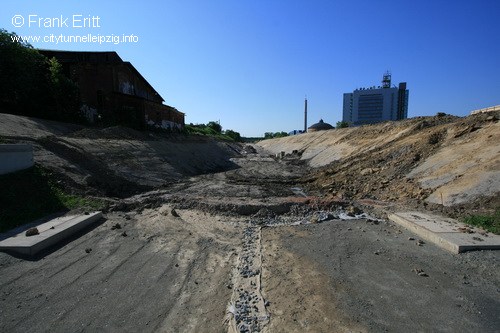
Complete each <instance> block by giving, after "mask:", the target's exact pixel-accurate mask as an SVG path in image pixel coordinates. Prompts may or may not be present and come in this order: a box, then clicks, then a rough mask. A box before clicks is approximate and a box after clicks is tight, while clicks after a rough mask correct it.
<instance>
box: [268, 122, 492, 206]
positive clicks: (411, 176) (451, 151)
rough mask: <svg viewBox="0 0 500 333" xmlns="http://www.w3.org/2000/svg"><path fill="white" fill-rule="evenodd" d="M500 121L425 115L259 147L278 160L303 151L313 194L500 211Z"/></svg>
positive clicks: (275, 140)
mask: <svg viewBox="0 0 500 333" xmlns="http://www.w3.org/2000/svg"><path fill="white" fill-rule="evenodd" d="M499 119H500V113H485V114H480V115H475V116H470V117H466V118H458V117H453V116H441V117H440V116H436V117H420V118H412V119H408V120H404V121H400V122H388V123H382V124H376V125H371V126H363V127H357V128H344V129H339V130H329V131H322V132H313V133H307V134H305V135H298V136H291V137H285V138H280V139H273V140H264V141H261V142H259V145H260V146H261V147H263V148H265V149H267V150H269V151H270V152H272V153H274V154H276V153H279V152H281V151H283V152H285V153H287V154H290V153H292V152H293V151H294V150H296V151H298V152H299V154H300V159H301V160H302V161H304V162H306V163H307V164H308V165H309V166H311V167H316V169H315V171H314V172H313V173H312V174H310V175H308V176H307V177H306V178H305V180H306V181H308V182H310V183H311V189H318V190H320V191H323V192H330V194H331V195H332V196H337V197H341V198H345V199H348V200H352V199H365V198H369V199H377V200H387V201H393V202H396V201H397V202H401V203H404V204H407V205H408V204H413V205H418V206H420V207H424V206H425V205H427V204H430V205H431V206H433V205H434V206H433V207H432V209H436V208H437V207H436V206H437V205H444V206H445V207H452V206H459V205H461V204H464V207H466V208H467V209H469V210H471V209H480V208H483V209H484V208H488V209H491V210H494V209H496V207H498V205H499V204H500V202H499V201H498V198H499V196H498V193H499V191H500V145H499V144H498V142H500V122H499V121H498V120H499ZM289 158H293V156H290V157H289ZM474 201H475V202H476V204H475V205H467V204H469V203H472V202H474ZM449 212H452V210H449ZM456 213H457V214H460V212H456Z"/></svg>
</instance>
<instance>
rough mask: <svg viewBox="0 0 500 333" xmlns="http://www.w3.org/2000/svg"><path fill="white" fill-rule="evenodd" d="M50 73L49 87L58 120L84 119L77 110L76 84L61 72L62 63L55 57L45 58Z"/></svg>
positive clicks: (75, 120)
mask: <svg viewBox="0 0 500 333" xmlns="http://www.w3.org/2000/svg"><path fill="white" fill-rule="evenodd" d="M47 62H48V67H49V73H50V87H51V91H52V97H53V99H54V101H55V109H56V110H55V111H56V113H57V115H58V116H57V117H56V118H58V119H60V120H66V121H74V122H83V121H85V119H84V117H83V115H82V113H81V112H80V110H79V101H78V86H77V85H76V84H75V83H74V82H73V81H71V80H70V79H69V78H68V77H66V76H65V75H64V74H63V72H62V65H61V64H60V63H59V62H58V61H57V59H56V58H52V59H49V60H47Z"/></svg>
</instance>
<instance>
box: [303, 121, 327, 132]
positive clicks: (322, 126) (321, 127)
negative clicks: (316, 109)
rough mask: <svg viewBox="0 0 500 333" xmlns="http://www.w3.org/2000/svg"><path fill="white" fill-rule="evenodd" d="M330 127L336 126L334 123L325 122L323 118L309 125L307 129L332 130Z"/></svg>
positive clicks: (313, 130) (310, 130)
mask: <svg viewBox="0 0 500 333" xmlns="http://www.w3.org/2000/svg"><path fill="white" fill-rule="evenodd" d="M330 129H334V127H333V126H332V125H330V124H329V123H325V122H324V121H323V119H320V120H319V122H317V123H316V124H313V125H311V126H309V128H308V129H307V131H308V132H317V131H326V130H330Z"/></svg>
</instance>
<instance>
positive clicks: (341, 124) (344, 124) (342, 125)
mask: <svg viewBox="0 0 500 333" xmlns="http://www.w3.org/2000/svg"><path fill="white" fill-rule="evenodd" d="M336 127H337V128H346V127H349V123H348V122H347V121H337V126H336Z"/></svg>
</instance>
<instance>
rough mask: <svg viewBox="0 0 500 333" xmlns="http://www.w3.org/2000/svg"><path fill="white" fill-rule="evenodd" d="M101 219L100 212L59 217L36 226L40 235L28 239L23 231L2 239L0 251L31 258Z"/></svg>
mask: <svg viewBox="0 0 500 333" xmlns="http://www.w3.org/2000/svg"><path fill="white" fill-rule="evenodd" d="M101 218H102V213H101V212H94V213H90V214H89V215H70V216H63V217H59V218H56V219H53V220H51V221H49V222H46V223H43V224H40V225H38V226H37V227H36V228H37V229H38V232H39V233H40V234H38V235H34V236H29V237H28V236H26V235H25V231H23V232H21V233H18V234H17V235H15V236H12V237H10V238H7V239H4V240H3V241H1V242H0V250H1V251H10V252H15V253H19V254H22V255H29V256H32V255H35V254H36V253H38V252H40V251H42V250H44V249H46V248H48V247H49V246H52V245H54V244H56V243H58V242H60V241H62V240H63V239H65V238H68V237H70V236H71V235H73V234H74V233H76V232H78V231H80V230H82V229H84V228H85V227H87V226H89V225H90V224H92V223H94V222H97V221H98V220H100V219H101Z"/></svg>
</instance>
